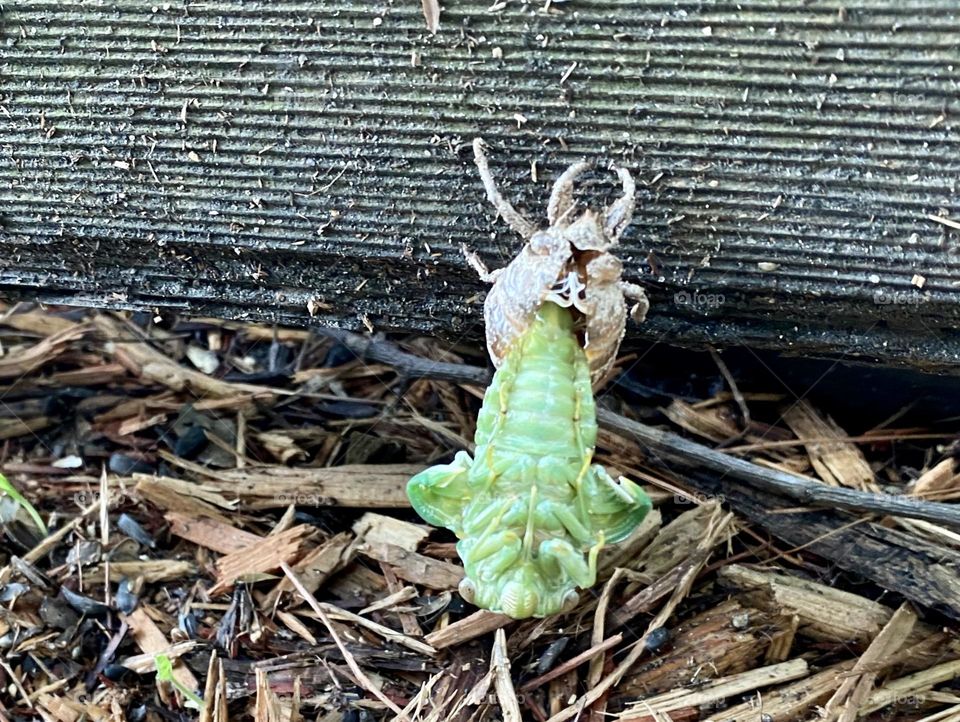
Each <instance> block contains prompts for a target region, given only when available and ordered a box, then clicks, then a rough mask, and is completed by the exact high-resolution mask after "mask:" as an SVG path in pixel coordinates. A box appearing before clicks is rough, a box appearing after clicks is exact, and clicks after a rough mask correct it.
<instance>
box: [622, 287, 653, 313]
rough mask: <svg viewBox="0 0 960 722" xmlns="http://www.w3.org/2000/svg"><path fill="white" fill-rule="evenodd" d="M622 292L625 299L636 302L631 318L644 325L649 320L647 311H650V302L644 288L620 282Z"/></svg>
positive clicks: (631, 310)
mask: <svg viewBox="0 0 960 722" xmlns="http://www.w3.org/2000/svg"><path fill="white" fill-rule="evenodd" d="M620 290H621V291H622V292H623V297H624V298H626V299H629V300H631V301H635V303H634V304H633V308H631V309H630V318H632V319H633V320H634V321H636V322H637V323H643V322H644V321H645V320H646V318H647V311H649V310H650V301H649V300H648V299H647V294H646V293H645V292H644V290H643V288H641V287H640V286H638V285H637V284H635V283H629V282H627V281H620Z"/></svg>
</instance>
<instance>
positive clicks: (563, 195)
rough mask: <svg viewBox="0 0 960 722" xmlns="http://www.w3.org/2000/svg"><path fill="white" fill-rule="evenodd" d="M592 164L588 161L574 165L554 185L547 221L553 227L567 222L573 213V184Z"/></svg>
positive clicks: (548, 205)
mask: <svg viewBox="0 0 960 722" xmlns="http://www.w3.org/2000/svg"><path fill="white" fill-rule="evenodd" d="M589 167H590V164H589V163H587V162H586V161H581V162H579V163H574V164H573V165H572V166H570V167H569V168H567V169H566V170H565V171H564V172H563V173H562V174H561V175H560V177H559V178H557V180H556V182H555V183H554V184H553V191H551V193H550V201H549V202H548V203H547V220H548V221H550V225H551V226H555V225H557V224H560V223H563V222H565V221H567V219H568V218H569V216H570V214H571V213H573V209H574V207H575V206H574V202H573V182H574V181H575V180H576V179H577V177H578V176H579V175H581V174H582V173H583V172H584V171H585V170H587V168H589Z"/></svg>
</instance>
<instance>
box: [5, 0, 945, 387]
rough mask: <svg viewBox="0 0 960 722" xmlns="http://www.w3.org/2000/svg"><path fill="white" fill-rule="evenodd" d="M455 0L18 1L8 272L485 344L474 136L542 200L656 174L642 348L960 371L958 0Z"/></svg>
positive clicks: (151, 305)
mask: <svg viewBox="0 0 960 722" xmlns="http://www.w3.org/2000/svg"><path fill="white" fill-rule="evenodd" d="M450 5H451V7H445V8H444V9H443V13H442V15H441V24H440V31H439V32H438V33H437V35H435V36H431V35H430V34H429V33H428V32H427V31H426V28H425V27H424V22H423V16H422V14H421V9H420V3H418V2H416V1H415V0H409V1H407V0H402V1H401V0H394V1H393V2H389V1H387V0H384V1H383V2H368V1H367V0H323V2H319V3H318V2H295V1H291V0H275V1H272V2H267V1H265V0H260V1H247V2H244V3H242V4H241V3H236V2H225V1H209V2H208V1H205V2H187V1H186V0H171V1H170V2H166V1H164V0H151V2H143V1H141V0H112V1H110V2H107V1H106V0H96V1H93V2H89V1H88V2H80V1H79V0H73V1H70V0H66V1H59V0H19V1H18V2H17V3H15V4H13V3H7V4H6V5H4V6H0V7H2V9H0V77H2V78H3V83H2V85H0V245H2V246H3V248H4V252H3V253H2V254H0V291H2V292H3V293H4V294H5V295H7V296H10V297H15V298H26V299H30V298H37V299H40V300H44V301H48V302H53V303H70V304H84V305H97V306H110V307H114V308H146V309H172V310H174V311H177V312H181V313H187V314H193V315H217V316H223V317H229V318H246V319H262V320H271V321H280V322H284V323H294V324H300V325H303V324H325V325H338V326H347V327H353V328H363V325H364V320H366V321H368V322H369V323H372V324H373V326H374V327H376V328H378V329H381V330H391V329H392V330H398V329H402V330H415V331H425V332H430V333H436V334H439V335H441V336H445V337H447V338H448V339H450V340H454V339H463V340H471V341H478V340H479V339H480V338H481V337H482V321H481V316H480V306H479V301H478V298H479V296H478V294H479V293H480V292H482V290H483V288H482V285H481V284H480V283H479V282H478V281H477V280H476V279H475V277H474V275H473V274H472V272H471V271H470V270H469V269H468V268H467V267H466V265H465V263H464V262H463V259H462V258H461V256H460V253H459V247H460V244H461V243H466V244H468V245H470V246H471V247H473V248H475V249H477V250H478V251H480V253H481V255H482V256H483V257H484V258H485V260H487V262H488V263H489V264H490V265H492V266H496V265H500V264H502V263H503V262H505V261H506V260H508V259H509V258H511V257H512V256H513V254H514V253H515V252H516V251H517V250H518V247H519V239H517V238H516V237H514V236H513V235H512V234H511V233H510V232H509V231H508V230H507V229H506V228H505V227H504V226H503V224H501V223H499V222H496V221H495V220H494V218H493V214H492V212H491V209H490V208H489V207H488V205H487V203H486V200H485V198H484V194H483V191H482V188H481V185H480V182H479V179H478V177H477V173H476V170H475V168H474V166H473V163H472V155H471V151H470V148H469V143H470V141H471V140H472V138H473V137H474V136H475V135H478V134H479V135H482V136H484V137H485V138H486V139H487V140H488V141H490V142H491V145H492V150H491V165H492V168H493V170H494V173H495V174H496V175H497V177H498V178H499V179H501V180H502V183H503V185H504V189H505V193H506V194H507V195H508V196H509V197H511V198H514V199H516V201H517V203H518V205H519V206H521V207H522V208H524V209H525V210H526V211H527V213H528V215H530V216H531V217H534V218H541V217H542V214H543V207H544V203H545V199H546V195H547V193H548V191H549V184H550V182H551V181H552V179H553V178H555V177H556V175H557V174H558V173H559V172H561V171H562V170H563V169H564V168H565V167H566V165H567V164H569V163H570V162H572V161H574V160H576V159H579V158H581V157H584V156H586V157H588V158H594V159H597V160H600V161H601V162H603V161H605V160H607V159H612V160H615V161H616V162H618V163H622V164H624V165H626V166H627V167H629V168H630V169H631V170H632V171H633V172H634V174H635V176H636V177H637V179H638V181H639V190H638V199H637V200H638V209H637V214H636V217H635V222H634V224H633V226H631V228H630V229H629V231H628V232H627V235H626V236H625V238H624V240H623V247H622V249H621V255H622V257H623V259H624V261H625V265H626V272H627V276H628V278H629V280H632V281H635V282H638V283H641V284H643V285H644V286H645V287H646V288H647V290H648V293H649V294H650V295H651V297H652V300H653V309H652V311H651V314H650V316H649V319H648V321H647V323H646V324H644V325H643V326H640V327H631V328H630V329H629V336H628V344H629V343H631V342H667V343H672V344H677V345H681V346H691V347H698V346H701V345H703V344H705V343H712V344H716V345H720V346H722V345H736V344H747V345H751V346H755V347H761V348H778V349H783V350H785V351H793V352H797V353H808V354H815V355H827V356H835V357H841V358H847V359H861V360H871V361H872V360H879V361H881V362H884V363H889V364H910V365H914V366H919V367H922V368H926V369H947V368H949V367H951V366H953V367H957V360H958V358H960V333H958V332H957V331H955V330H954V329H955V328H957V326H958V323H960V255H958V253H957V245H958V240H960V239H958V236H957V234H958V231H957V230H956V229H954V228H951V227H950V226H949V225H945V224H944V223H940V222H937V221H935V220H931V219H930V218H929V216H931V215H936V216H943V217H946V218H947V219H960V209H958V208H957V203H956V182H957V177H958V174H960V153H958V150H960V135H958V133H957V120H956V116H955V110H956V106H957V95H958V86H960V81H958V74H957V68H958V67H960V47H958V44H957V42H956V38H957V37H960V35H958V33H960V10H958V8H957V7H956V4H955V3H954V2H952V0H867V2H863V3H858V4H856V6H853V5H852V4H851V5H850V6H847V5H846V4H845V3H843V2H840V1H837V0H813V1H812V2H805V1H803V2H802V1H800V0H797V1H795V2H781V1H780V0H744V1H743V2H724V1H723V0H716V1H714V2H707V1H704V0H670V1H669V2H668V1H666V0H663V1H660V0H568V1H567V2H563V3H559V2H555V3H554V4H553V8H552V10H551V11H549V12H545V11H544V9H543V3H541V2H519V1H517V0H514V1H512V2H507V3H499V4H496V5H494V9H493V10H491V3H490V2H489V0H476V1H474V0H468V1H464V2H458V3H450ZM501 5H504V7H500V6H501ZM497 8H499V9H497ZM414 59H415V60H414ZM534 169H535V170H534ZM534 173H535V179H534V177H533V175H534ZM614 190H615V189H614V188H613V187H612V184H611V182H610V178H609V177H608V176H606V175H600V174H598V175H595V176H593V181H592V182H589V183H587V184H586V185H585V188H584V191H585V194H586V195H585V197H586V198H588V199H591V200H592V201H594V202H602V200H603V199H604V198H606V197H609V196H610V194H612V193H613V192H614ZM921 276H922V278H923V280H922V282H921V281H920V280H919V278H917V277H921ZM918 284H922V287H918ZM308 306H309V307H311V308H314V309H315V311H316V315H315V317H313V318H311V316H310V314H309V312H308Z"/></svg>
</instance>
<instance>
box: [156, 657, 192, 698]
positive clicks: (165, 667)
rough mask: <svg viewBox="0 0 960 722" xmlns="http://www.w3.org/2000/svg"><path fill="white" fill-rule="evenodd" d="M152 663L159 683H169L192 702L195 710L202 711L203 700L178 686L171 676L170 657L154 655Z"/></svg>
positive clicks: (171, 664) (174, 678)
mask: <svg viewBox="0 0 960 722" xmlns="http://www.w3.org/2000/svg"><path fill="white" fill-rule="evenodd" d="M153 663H154V665H156V668H157V679H159V680H160V681H161V682H169V683H170V684H172V685H173V686H174V687H175V688H176V690H177V691H178V692H179V693H180V694H182V695H183V696H184V697H186V698H187V699H188V700H189V701H190V702H192V703H193V704H194V705H195V706H196V708H197V709H203V700H202V699H201V698H200V697H199V696H198V695H197V694H196V693H195V692H193V691H192V690H189V689H187V688H186V687H184V686H183V685H182V684H180V682H178V681H177V678H176V677H174V676H173V662H171V661H170V657H168V656H167V655H165V654H158V655H155V656H154V658H153Z"/></svg>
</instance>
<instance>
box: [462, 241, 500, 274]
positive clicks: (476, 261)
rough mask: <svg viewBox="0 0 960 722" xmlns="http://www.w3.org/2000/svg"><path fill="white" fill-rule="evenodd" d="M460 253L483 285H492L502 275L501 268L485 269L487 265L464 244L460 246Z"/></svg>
mask: <svg viewBox="0 0 960 722" xmlns="http://www.w3.org/2000/svg"><path fill="white" fill-rule="evenodd" d="M460 252H461V253H463V255H464V258H466V259H467V263H469V264H470V267H471V268H473V270H474V271H476V272H477V275H478V276H480V280H481V281H483V282H484V283H494V282H495V281H496V280H497V278H498V277H499V276H500V274H501V273H503V270H504V269H502V268H497V269H494V270H493V271H491V270H490V269H488V268H487V264H486V263H484V262H483V261H482V260H481V259H480V256H478V255H477V254H476V253H474V252H473V251H471V250H470V249H469V248H467V244H466V243H461V244H460Z"/></svg>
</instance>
